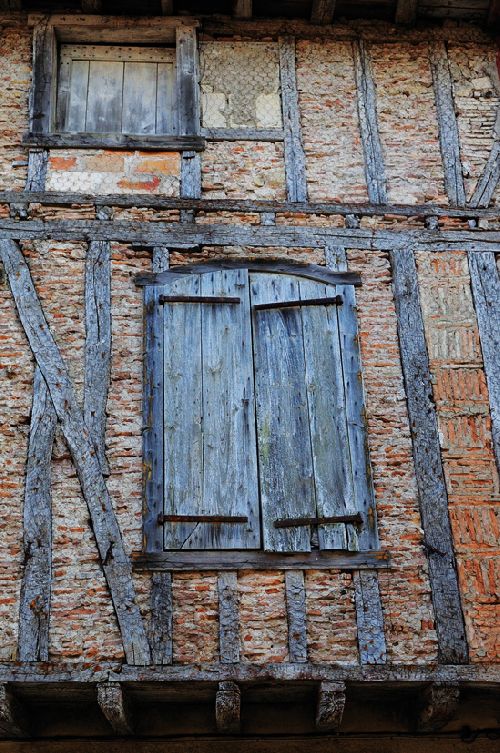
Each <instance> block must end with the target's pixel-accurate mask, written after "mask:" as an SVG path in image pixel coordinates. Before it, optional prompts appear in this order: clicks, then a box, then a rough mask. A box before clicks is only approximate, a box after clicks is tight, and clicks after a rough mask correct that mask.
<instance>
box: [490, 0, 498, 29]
mask: <svg viewBox="0 0 500 753" xmlns="http://www.w3.org/2000/svg"><path fill="white" fill-rule="evenodd" d="M488 25H489V26H499V25H500V0H490V5H489V8H488Z"/></svg>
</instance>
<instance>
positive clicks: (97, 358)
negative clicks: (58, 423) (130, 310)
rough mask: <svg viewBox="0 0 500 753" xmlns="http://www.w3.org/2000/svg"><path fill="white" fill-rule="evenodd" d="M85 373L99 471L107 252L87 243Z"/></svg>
mask: <svg viewBox="0 0 500 753" xmlns="http://www.w3.org/2000/svg"><path fill="white" fill-rule="evenodd" d="M85 331H86V338H85V373H84V395H83V418H84V421H85V425H86V426H87V427H88V429H89V430H90V436H91V438H92V441H93V443H94V446H95V448H96V451H97V457H98V458H99V463H100V464H101V468H102V471H103V473H104V474H105V475H109V466H108V461H107V458H106V447H105V434H106V405H107V402H108V392H109V384H110V374H111V249H110V244H109V243H108V242H106V241H95V242H93V243H89V245H88V248H87V254H86V257H85Z"/></svg>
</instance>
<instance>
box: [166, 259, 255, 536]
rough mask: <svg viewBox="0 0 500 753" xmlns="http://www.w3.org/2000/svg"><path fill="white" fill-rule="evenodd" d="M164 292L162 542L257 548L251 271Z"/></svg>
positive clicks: (192, 278)
mask: <svg viewBox="0 0 500 753" xmlns="http://www.w3.org/2000/svg"><path fill="white" fill-rule="evenodd" d="M160 294H161V295H162V296H163V300H164V303H163V317H164V545H165V549H167V550H168V549H251V548H259V547H260V525H259V496H258V484H257V456H256V438H255V415H254V378H253V367H252V336H251V317H250V300H249V285H248V272H247V270H244V269H235V270H220V271H216V272H210V273H206V274H201V275H200V274H196V275H186V277H183V278H180V279H179V278H177V279H176V280H175V282H173V283H172V284H169V285H165V286H163V287H162V289H161V291H160ZM176 298H177V299H180V300H174V299H176ZM210 298H215V299H217V302H210V300H209V299H210ZM186 299H187V300H186ZM196 299H201V300H200V302H198V301H197V300H196ZM223 299H226V300H223ZM227 299H229V300H227ZM160 300H162V298H160ZM235 301H237V302H235ZM217 518H222V519H224V520H225V521H227V522H220V521H217V520H216V519H217ZM211 519H212V520H211ZM231 519H232V520H231ZM243 520H244V522H243Z"/></svg>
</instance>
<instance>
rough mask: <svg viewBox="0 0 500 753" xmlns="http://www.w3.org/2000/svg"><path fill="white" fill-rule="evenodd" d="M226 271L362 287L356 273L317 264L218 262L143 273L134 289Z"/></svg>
mask: <svg viewBox="0 0 500 753" xmlns="http://www.w3.org/2000/svg"><path fill="white" fill-rule="evenodd" d="M225 269H228V270H229V269H247V270H248V271H249V272H266V273H268V274H276V275H295V276H297V277H304V278H306V279H308V280H314V281H316V282H323V283H327V284H330V285H354V286H355V287H359V286H360V285H361V277H360V276H359V274H357V273H356V272H332V271H331V270H329V269H328V268H327V267H321V266H320V265H319V264H295V263H292V262H269V261H262V262H261V261H221V262H207V263H205V264H192V265H186V266H184V267H172V269H168V270H166V271H165V272H159V273H157V274H154V273H145V274H144V273H143V274H139V275H136V277H135V282H136V285H139V286H141V287H143V286H146V285H165V284H167V283H170V282H172V281H173V280H175V279H177V278H178V279H180V278H181V277H183V276H185V275H194V274H197V275H199V274H206V273H209V272H220V271H222V270H225Z"/></svg>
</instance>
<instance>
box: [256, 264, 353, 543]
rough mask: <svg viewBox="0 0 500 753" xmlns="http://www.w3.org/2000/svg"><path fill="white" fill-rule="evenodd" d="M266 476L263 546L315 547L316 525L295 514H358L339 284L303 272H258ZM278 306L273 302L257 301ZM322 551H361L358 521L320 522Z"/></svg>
mask: <svg viewBox="0 0 500 753" xmlns="http://www.w3.org/2000/svg"><path fill="white" fill-rule="evenodd" d="M250 289H251V302H252V307H253V309H254V314H253V321H254V332H253V336H254V357H255V389H256V417H257V420H256V423H257V435H258V453H259V480H260V491H261V504H262V519H263V534H264V547H265V549H267V550H269V551H282V552H288V551H289V552H293V551H309V550H310V549H311V532H312V531H313V530H315V529H314V528H311V526H309V525H290V526H287V527H276V523H280V522H281V524H283V522H284V521H287V520H293V519H311V518H312V519H316V518H317V519H321V518H329V517H337V516H344V515H351V514H355V512H356V511H355V507H354V505H355V503H354V493H353V483H352V471H351V463H350V454H349V446H348V437H347V423H346V413H345V389H344V382H343V375H342V364H341V357H340V342H339V331H338V321H337V306H336V305H335V304H334V303H332V302H326V301H325V303H324V304H322V303H315V304H314V305H307V304H306V305H296V306H292V307H280V306H279V304H280V303H286V302H291V301H297V302H300V301H306V300H311V299H325V298H326V297H327V298H330V299H332V298H335V294H336V290H335V288H334V287H333V286H327V285H324V284H322V283H316V282H312V281H309V280H304V279H302V278H298V277H292V276H290V277H286V276H274V275H268V274H255V275H252V276H251V285H250ZM265 304H278V305H274V306H273V307H272V308H259V306H262V305H265ZM317 531H318V541H317V544H316V542H314V543H315V545H319V547H320V548H321V549H345V548H349V549H356V548H357V536H356V531H355V528H354V526H353V525H351V524H347V525H346V524H344V523H335V524H324V525H321V524H320V525H319V526H318V528H317Z"/></svg>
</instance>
